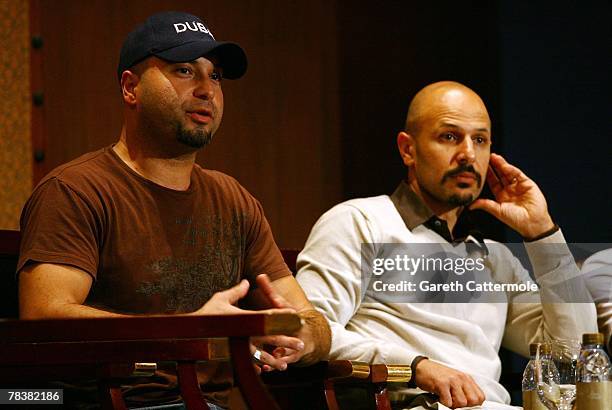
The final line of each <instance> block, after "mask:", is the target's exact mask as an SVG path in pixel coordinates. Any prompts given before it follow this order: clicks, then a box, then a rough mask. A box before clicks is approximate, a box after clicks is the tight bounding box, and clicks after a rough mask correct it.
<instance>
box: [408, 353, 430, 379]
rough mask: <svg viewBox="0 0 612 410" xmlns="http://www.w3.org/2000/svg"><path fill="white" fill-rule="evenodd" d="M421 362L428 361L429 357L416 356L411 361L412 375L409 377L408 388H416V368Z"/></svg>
mask: <svg viewBox="0 0 612 410" xmlns="http://www.w3.org/2000/svg"><path fill="white" fill-rule="evenodd" d="M423 360H429V357H427V356H417V357H415V358H414V359H413V360H412V363H410V370H411V372H412V375H411V376H410V380H409V381H408V386H410V387H416V374H417V366H418V365H419V363H420V362H422V361H423Z"/></svg>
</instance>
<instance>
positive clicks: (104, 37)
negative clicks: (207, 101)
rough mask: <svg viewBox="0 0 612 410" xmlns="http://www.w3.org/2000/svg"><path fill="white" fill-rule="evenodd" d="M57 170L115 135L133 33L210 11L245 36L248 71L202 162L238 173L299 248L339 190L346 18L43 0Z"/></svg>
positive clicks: (327, 10) (253, 7) (229, 7)
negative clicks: (146, 23)
mask: <svg viewBox="0 0 612 410" xmlns="http://www.w3.org/2000/svg"><path fill="white" fill-rule="evenodd" d="M40 5H41V6H40V7H41V10H40V12H41V15H42V16H44V17H43V19H42V23H41V25H42V27H41V29H42V34H43V38H44V41H45V47H44V50H43V53H44V89H45V90H44V92H45V105H44V110H45V118H46V120H45V121H46V131H47V150H46V156H45V161H44V166H45V168H46V169H47V171H49V170H51V169H52V168H54V167H55V166H57V165H59V164H61V163H63V162H66V161H68V160H70V159H72V158H75V157H77V156H78V155H80V154H82V153H85V152H87V151H91V150H94V149H97V148H100V147H102V146H105V145H108V144H110V143H112V142H113V141H115V140H117V138H118V134H119V130H120V127H121V121H122V119H121V100H120V95H119V87H118V84H117V80H116V75H115V71H116V64H117V59H118V55H119V49H120V47H121V44H122V42H123V39H124V38H125V36H126V34H127V33H128V32H129V31H130V30H131V29H132V28H133V27H134V26H135V25H136V24H137V23H139V22H141V21H143V20H144V19H145V18H146V17H147V16H148V15H150V14H152V13H154V12H157V11H161V10H182V11H187V12H191V13H193V14H197V15H199V16H201V17H202V18H203V19H204V20H205V21H206V22H207V23H208V24H209V25H210V26H211V28H212V31H213V33H214V34H215V36H216V37H217V38H219V39H228V40H233V41H236V42H238V43H240V44H241V45H242V46H243V47H244V48H245V50H246V52H247V55H248V56H249V70H248V72H247V74H246V76H245V77H243V78H242V79H241V80H238V81H226V82H224V93H225V115H224V120H223V123H222V126H221V129H220V131H219V132H218V133H217V135H216V136H215V139H214V141H213V144H212V145H211V146H209V147H206V148H205V151H204V152H203V153H202V155H201V156H200V157H199V162H200V163H202V164H203V165H204V166H206V167H208V168H213V169H218V170H221V171H224V172H226V173H228V174H230V175H232V176H234V177H236V178H237V179H238V180H239V181H240V182H241V183H242V184H243V185H244V186H245V187H247V188H248V189H249V190H250V191H251V192H252V193H253V194H254V195H255V196H256V197H257V198H258V199H259V200H260V201H261V202H262V203H263V206H264V209H265V210H266V214H267V216H268V219H269V220H270V223H271V224H272V228H273V230H274V233H275V236H276V238H277V242H278V243H279V245H281V246H286V247H301V246H302V245H303V242H304V240H305V239H306V236H307V234H308V232H309V230H310V227H311V226H312V224H313V223H314V221H315V220H316V219H317V218H318V216H319V215H320V214H321V213H322V212H323V211H325V210H326V209H327V208H329V207H330V206H331V205H333V204H335V203H336V202H338V201H340V199H341V192H342V187H341V171H340V167H341V165H340V164H341V158H340V147H339V128H338V123H339V121H338V118H337V115H338V111H339V107H338V97H337V62H336V55H337V52H336V32H335V30H336V26H335V24H336V17H335V9H334V7H333V6H330V4H328V2H326V1H324V0H317V1H309V2H286V1H272V0H265V1H261V0H244V1H238V0H236V1H224V2H204V1H197V0H189V1H187V0H183V1H178V0H174V1H170V0H165V1H148V0H147V1H144V0H137V1H136V0H132V1H120V0H97V1H86V2H85V1H78V0H73V1H70V0H40Z"/></svg>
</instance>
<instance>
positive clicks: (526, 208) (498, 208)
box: [470, 154, 555, 239]
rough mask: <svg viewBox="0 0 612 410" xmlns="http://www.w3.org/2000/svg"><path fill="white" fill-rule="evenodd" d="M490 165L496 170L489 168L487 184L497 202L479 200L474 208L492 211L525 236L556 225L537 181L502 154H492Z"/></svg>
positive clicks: (472, 206)
mask: <svg viewBox="0 0 612 410" xmlns="http://www.w3.org/2000/svg"><path fill="white" fill-rule="evenodd" d="M489 165H490V166H491V168H492V169H491V168H490V169H489V170H488V171H487V183H488V184H489V187H490V188H491V191H492V192H493V195H495V201H493V200H491V199H482V198H481V199H477V200H476V201H474V202H473V203H472V204H471V205H470V209H482V210H483V211H486V212H488V213H490V214H491V215H493V216H494V217H496V218H497V219H499V220H500V221H502V222H503V223H505V224H506V225H508V226H509V227H510V228H512V229H514V230H515V231H517V232H518V233H519V234H520V235H521V236H522V237H523V238H525V239H530V238H535V237H537V236H539V235H541V234H543V233H545V232H547V231H549V230H551V229H552V228H554V226H555V225H554V223H553V221H552V218H551V217H550V215H549V214H548V207H547V205H546V199H545V198H544V195H543V194H542V191H540V188H538V186H537V185H536V183H535V182H533V181H532V180H531V179H529V178H528V177H527V176H526V175H525V174H524V173H523V172H522V171H521V170H520V169H518V168H517V167H515V166H513V165H510V164H509V163H508V162H506V160H505V159H504V158H503V157H502V156H501V155H497V154H491V160H490V162H489ZM493 170H495V172H493ZM496 174H497V175H496ZM498 176H499V178H498Z"/></svg>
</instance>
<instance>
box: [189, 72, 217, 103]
mask: <svg viewBox="0 0 612 410" xmlns="http://www.w3.org/2000/svg"><path fill="white" fill-rule="evenodd" d="M193 95H194V97H196V98H201V99H203V100H212V98H213V97H214V95H215V89H214V86H213V84H212V80H211V79H210V78H208V77H205V78H202V79H201V80H199V81H198V83H197V85H196V87H195V88H194V90H193Z"/></svg>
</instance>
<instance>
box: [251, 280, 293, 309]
mask: <svg viewBox="0 0 612 410" xmlns="http://www.w3.org/2000/svg"><path fill="white" fill-rule="evenodd" d="M255 280H256V281H257V286H259V288H260V289H261V292H262V293H263V295H264V296H265V297H266V299H268V302H269V303H270V304H271V305H272V306H273V307H275V308H288V307H291V304H290V303H289V302H287V300H286V299H285V298H284V297H282V296H281V295H280V293H278V292H277V291H276V289H274V286H273V285H272V282H271V281H270V278H269V277H268V275H266V274H263V275H258V276H257V278H256V279H255Z"/></svg>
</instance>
